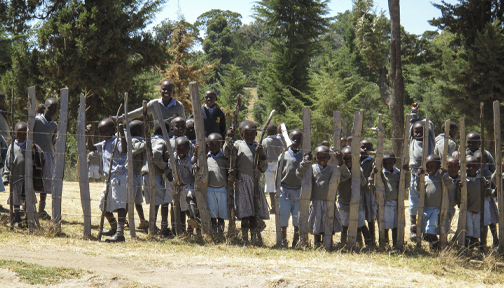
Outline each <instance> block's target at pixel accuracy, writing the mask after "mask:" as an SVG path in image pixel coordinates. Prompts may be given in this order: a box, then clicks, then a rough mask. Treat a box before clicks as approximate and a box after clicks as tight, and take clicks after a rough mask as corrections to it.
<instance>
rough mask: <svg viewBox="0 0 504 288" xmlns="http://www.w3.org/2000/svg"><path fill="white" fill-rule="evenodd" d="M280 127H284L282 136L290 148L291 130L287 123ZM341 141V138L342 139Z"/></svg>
mask: <svg viewBox="0 0 504 288" xmlns="http://www.w3.org/2000/svg"><path fill="white" fill-rule="evenodd" d="M280 128H281V129H282V137H283V138H284V141H285V146H286V147H287V148H289V147H290V146H291V144H292V141H291V139H290V138H289V132H288V131H287V126H285V123H282V124H280ZM340 141H341V139H340Z"/></svg>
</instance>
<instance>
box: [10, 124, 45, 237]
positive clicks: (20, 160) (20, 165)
mask: <svg viewBox="0 0 504 288" xmlns="http://www.w3.org/2000/svg"><path fill="white" fill-rule="evenodd" d="M27 127H28V124H26V122H18V123H16V126H15V127H14V131H15V137H16V139H15V140H14V147H12V146H13V145H9V149H8V151H7V159H6V163H5V167H4V171H3V184H4V185H8V184H9V183H10V184H11V185H12V205H13V206H14V211H13V212H14V227H18V228H22V227H23V225H22V224H21V205H22V204H23V202H24V201H25V195H26V194H25V181H24V180H25V154H26V130H27ZM11 149H14V159H13V160H12V161H11V159H10V158H11V156H10V154H11V153H10V152H11ZM32 151H33V152H32V153H33V154H32V156H33V166H34V169H33V184H34V187H33V188H34V189H37V188H38V189H43V187H37V186H39V185H37V183H40V181H37V178H39V180H41V177H42V167H43V166H44V163H43V162H44V153H43V152H42V149H40V147H39V146H38V145H37V144H35V142H33V143H32ZM11 162H12V165H11Z"/></svg>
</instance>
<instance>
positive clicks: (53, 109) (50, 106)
mask: <svg viewBox="0 0 504 288" xmlns="http://www.w3.org/2000/svg"><path fill="white" fill-rule="evenodd" d="M44 106H45V110H44V117H45V118H46V119H47V120H51V119H52V118H53V117H54V116H55V115H56V113H58V101H57V100H56V99H54V98H47V100H46V101H45V105H44Z"/></svg>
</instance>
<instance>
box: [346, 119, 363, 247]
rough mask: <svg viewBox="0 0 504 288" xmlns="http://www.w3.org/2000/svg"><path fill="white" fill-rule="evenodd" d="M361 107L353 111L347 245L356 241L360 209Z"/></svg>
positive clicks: (350, 245) (349, 245)
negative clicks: (350, 196)
mask: <svg viewBox="0 0 504 288" xmlns="http://www.w3.org/2000/svg"><path fill="white" fill-rule="evenodd" d="M365 112H366V110H364V109H361V110H360V111H357V112H355V118H354V126H353V129H352V130H353V131H352V132H353V133H352V134H353V139H352V169H351V170H352V171H351V172H352V199H351V200H350V216H349V221H348V222H349V223H348V244H347V245H348V247H352V246H354V245H355V243H356V242H357V229H358V224H359V223H358V222H359V209H360V202H361V199H360V190H361V189H360V188H361V187H360V186H361V174H362V172H361V166H360V141H361V140H360V138H361V133H362V125H363V123H364V113H365Z"/></svg>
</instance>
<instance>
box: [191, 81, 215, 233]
mask: <svg viewBox="0 0 504 288" xmlns="http://www.w3.org/2000/svg"><path fill="white" fill-rule="evenodd" d="M189 92H190V93H191V102H192V108H193V115H194V130H195V131H196V143H197V144H198V145H199V149H198V155H197V158H198V167H199V171H197V172H196V175H194V176H195V177H194V178H195V183H194V192H195V193H194V194H196V201H197V203H198V210H199V216H200V219H201V230H202V231H203V233H204V234H206V235H210V234H211V233H212V224H211V223H210V211H209V210H208V203H207V186H208V165H207V153H206V149H205V148H206V143H205V123H204V122H203V112H202V111H201V99H200V95H199V90H198V82H196V81H191V82H189Z"/></svg>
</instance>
